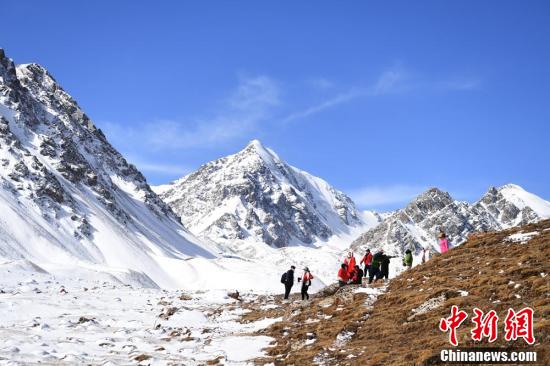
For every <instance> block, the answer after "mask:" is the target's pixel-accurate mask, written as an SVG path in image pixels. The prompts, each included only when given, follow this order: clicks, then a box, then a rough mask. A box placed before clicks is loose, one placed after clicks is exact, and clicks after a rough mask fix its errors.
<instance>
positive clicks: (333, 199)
mask: <svg viewBox="0 0 550 366" xmlns="http://www.w3.org/2000/svg"><path fill="white" fill-rule="evenodd" d="M155 190H156V191H157V193H159V194H160V196H161V198H162V199H163V200H164V201H166V202H167V203H168V204H169V205H170V206H171V207H172V209H173V210H174V211H175V212H176V213H178V214H179V215H180V216H181V219H182V222H183V224H184V225H185V226H186V227H187V228H188V229H189V230H190V231H191V232H192V233H194V234H196V235H199V236H201V237H206V238H209V239H210V240H212V241H214V242H217V243H225V244H227V245H228V246H229V247H230V250H232V251H234V252H239V243H242V242H246V241H250V242H261V243H266V244H268V245H270V246H272V247H278V248H280V247H287V246H291V245H311V244H313V243H314V242H316V241H326V240H327V239H329V238H330V237H332V236H333V235H339V234H346V233H349V232H350V230H351V229H352V228H358V227H363V226H365V225H367V224H372V223H373V222H378V220H379V216H378V215H375V214H369V213H367V214H365V213H362V212H360V211H358V210H357V209H356V207H355V205H354V203H353V202H352V200H351V199H350V198H349V197H348V196H346V195H345V194H343V193H342V192H340V191H338V190H336V189H334V188H333V187H331V186H330V185H329V184H328V183H326V182H325V181H323V180H322V179H320V178H317V177H314V176H312V175H310V174H308V173H306V172H303V171H301V170H299V169H297V168H294V167H291V166H289V165H288V164H286V163H285V162H284V161H283V160H281V159H280V158H279V157H278V156H277V154H275V153H274V152H273V151H272V150H270V149H268V148H265V147H264V146H263V145H262V144H261V143H260V142H259V141H257V140H254V141H252V142H250V143H249V144H248V145H247V146H246V148H245V149H243V150H242V151H240V152H238V153H237V154H234V155H231V156H228V157H224V158H221V159H218V160H215V161H212V162H209V163H208V164H206V165H204V166H202V167H201V168H200V169H199V170H198V171H196V172H194V173H192V174H189V175H187V176H185V177H183V178H181V179H180V180H178V181H176V182H174V183H172V184H169V185H166V186H159V187H156V188H155Z"/></svg>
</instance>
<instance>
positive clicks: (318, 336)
mask: <svg viewBox="0 0 550 366" xmlns="http://www.w3.org/2000/svg"><path fill="white" fill-rule="evenodd" d="M549 257H550V220H546V221H542V222H540V223H538V224H531V225H527V226H523V227H519V228H514V229H510V230H506V231H501V232H489V233H477V234H474V235H472V236H471V237H470V238H469V240H468V241H467V242H466V243H465V244H463V245H461V246H459V247H457V248H454V249H452V250H450V251H449V252H448V253H446V254H443V255H439V256H436V257H434V258H433V259H431V260H430V261H428V262H427V263H425V264H421V265H418V266H416V267H414V268H413V269H412V270H409V271H407V272H405V273H403V274H401V275H400V276H398V277H396V278H395V279H393V280H391V281H390V283H389V285H387V288H380V286H381V284H377V285H376V286H377V287H375V288H369V289H358V288H354V287H345V288H344V289H340V290H338V291H337V292H336V293H334V294H333V293H331V291H327V292H325V293H320V294H318V295H316V296H315V298H313V299H312V300H311V302H309V303H302V302H299V301H294V302H292V303H290V304H283V305H282V306H281V302H280V299H278V298H275V299H270V301H272V302H273V303H274V304H276V305H277V306H275V305H273V306H269V305H265V304H264V305H262V307H261V308H257V306H256V305H253V304H246V305H245V304H243V305H244V306H246V307H249V308H250V310H252V311H251V312H249V313H248V314H246V315H245V317H244V319H245V321H252V320H256V319H260V318H263V317H275V316H280V317H282V321H280V322H278V323H275V324H273V325H272V326H270V327H269V328H267V329H266V330H263V331H261V333H262V334H265V335H269V336H272V337H274V338H275V339H276V343H274V344H273V345H272V346H271V347H270V348H268V350H267V352H268V357H266V358H263V359H259V360H256V363H257V364H268V363H274V364H275V365H313V364H319V365H422V364H428V365H429V364H435V363H437V361H438V355H439V352H440V350H441V349H443V348H450V345H449V343H448V334H447V333H443V332H441V331H439V330H438V324H439V321H440V319H441V318H443V317H448V316H449V314H450V308H451V306H452V305H457V306H458V307H459V308H460V309H461V310H464V311H466V312H467V313H468V314H469V318H468V319H467V320H466V322H465V323H464V324H463V325H462V327H461V328H459V330H458V338H459V345H460V347H461V348H464V347H484V346H485V347H488V346H490V347H507V348H510V347H515V348H518V349H526V350H537V351H538V357H539V361H540V364H546V365H548V364H550V352H549V351H550V350H549V341H550V339H549V338H550V320H549V313H550V298H549V296H550V283H549V278H550V277H548V272H549V271H550V261H549ZM380 292H381V294H379V295H378V293H380ZM376 295H378V298H377V300H376V301H374V300H375V297H376ZM373 302H374V303H373ZM527 306H529V307H532V308H533V309H534V310H535V314H534V335H535V338H536V342H535V344H534V345H532V346H528V345H527V344H526V343H525V341H524V340H523V339H518V340H517V341H514V342H506V341H505V340H504V336H503V334H504V332H503V323H504V318H505V316H506V312H507V311H508V309H509V308H513V309H515V310H520V309H522V308H524V307H527ZM474 307H477V308H480V309H482V310H484V311H486V312H487V311H490V310H495V311H496V312H497V314H498V316H499V317H500V322H499V336H498V339H497V341H496V342H495V343H491V344H489V343H487V340H486V339H485V340H483V341H482V342H474V341H472V340H471V338H470V330H471V329H472V326H473V323H472V322H471V318H472V317H473V311H472V309H473V308H474ZM421 309H424V310H421Z"/></svg>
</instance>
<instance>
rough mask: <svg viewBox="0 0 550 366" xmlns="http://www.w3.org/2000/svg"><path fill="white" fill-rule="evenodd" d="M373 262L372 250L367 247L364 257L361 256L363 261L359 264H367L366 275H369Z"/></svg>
mask: <svg viewBox="0 0 550 366" xmlns="http://www.w3.org/2000/svg"><path fill="white" fill-rule="evenodd" d="M371 262H372V253H371V252H370V249H367V251H366V252H365V255H364V256H363V258H361V262H359V265H361V264H365V276H368V275H369V271H370V263H371Z"/></svg>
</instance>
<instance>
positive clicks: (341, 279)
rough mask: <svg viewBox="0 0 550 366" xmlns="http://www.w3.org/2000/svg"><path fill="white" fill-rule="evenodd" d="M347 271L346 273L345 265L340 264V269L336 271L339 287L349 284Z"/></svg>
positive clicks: (346, 266)
mask: <svg viewBox="0 0 550 366" xmlns="http://www.w3.org/2000/svg"><path fill="white" fill-rule="evenodd" d="M349 279H350V277H349V271H348V265H347V264H345V263H342V265H341V266H340V269H339V270H338V284H339V285H340V287H342V286H345V285H347V284H348V283H349Z"/></svg>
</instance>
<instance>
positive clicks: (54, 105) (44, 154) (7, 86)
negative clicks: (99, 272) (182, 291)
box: [0, 49, 213, 286]
mask: <svg viewBox="0 0 550 366" xmlns="http://www.w3.org/2000/svg"><path fill="white" fill-rule="evenodd" d="M0 211H1V212H2V217H1V218H0V258H1V259H3V260H23V259H24V260H30V261H36V262H38V263H41V264H44V265H45V264H47V263H49V264H52V265H56V264H60V263H62V264H63V263H65V264H67V263H72V264H74V265H75V266H79V267H82V268H84V267H86V266H91V265H100V266H105V268H110V269H113V270H114V271H116V272H117V273H118V274H119V275H120V276H122V277H125V278H128V277H133V279H134V280H137V281H138V282H139V281H141V282H143V283H144V284H147V285H155V284H160V285H163V286H174V285H175V284H176V283H178V282H179V280H178V279H177V278H174V277H175V276H174V275H173V274H170V273H167V272H166V271H165V270H164V269H162V265H161V263H163V261H164V260H168V259H174V260H176V259H181V260H183V259H186V258H189V257H191V256H204V257H213V255H212V254H211V253H210V252H209V251H207V250H205V249H204V248H203V247H202V243H201V242H200V241H198V240H197V239H196V238H194V237H193V235H191V234H190V233H189V232H187V231H186V230H185V229H184V227H183V226H182V225H181V223H180V222H179V217H178V216H177V215H176V214H175V213H174V212H173V211H172V210H171V209H170V207H169V206H168V205H166V204H165V203H164V202H163V201H162V200H161V199H159V197H158V196H157V195H156V194H155V193H154V192H153V191H152V190H151V189H150V187H149V185H148V184H147V182H146V179H145V178H144V176H143V175H142V174H141V173H140V172H139V171H138V170H137V169H136V168H135V166H133V165H131V164H128V162H127V161H126V160H125V159H124V158H123V157H122V155H120V153H118V151H116V150H115V149H114V148H113V147H112V146H111V145H110V144H109V142H108V141H107V139H106V138H105V136H104V134H103V133H102V132H101V130H99V129H98V128H96V127H95V125H94V124H93V123H92V121H91V120H90V118H89V117H88V116H87V115H86V114H85V113H84V112H83V111H82V110H81V109H80V107H79V106H78V104H77V103H76V101H75V100H74V99H73V98H72V97H71V96H70V95H69V94H67V93H66V92H65V91H64V90H63V88H62V87H61V86H60V85H59V84H58V83H57V82H56V81H55V79H54V78H53V77H52V76H51V75H50V74H49V73H48V71H47V70H46V69H44V68H43V67H41V66H40V65H38V64H23V65H17V66H16V65H15V64H14V62H13V61H12V60H11V59H9V58H7V57H6V56H5V53H4V51H3V50H2V49H0ZM94 268H95V267H94ZM134 282H135V281H134Z"/></svg>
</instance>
